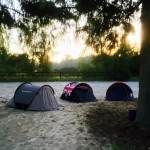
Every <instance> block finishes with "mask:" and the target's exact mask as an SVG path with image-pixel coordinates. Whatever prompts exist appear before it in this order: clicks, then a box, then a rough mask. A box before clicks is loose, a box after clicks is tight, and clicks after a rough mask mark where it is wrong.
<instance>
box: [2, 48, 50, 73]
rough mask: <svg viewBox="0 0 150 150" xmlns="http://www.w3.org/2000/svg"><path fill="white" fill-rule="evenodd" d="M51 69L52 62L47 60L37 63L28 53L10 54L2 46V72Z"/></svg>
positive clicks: (45, 70)
mask: <svg viewBox="0 0 150 150" xmlns="http://www.w3.org/2000/svg"><path fill="white" fill-rule="evenodd" d="M34 71H41V72H42V71H43V72H48V71H51V63H49V62H48V63H47V60H46V59H45V61H42V63H36V62H35V60H32V59H30V58H29V56H28V54H26V53H23V54H18V55H15V54H9V53H8V52H7V50H6V49H5V48H4V47H0V72H29V73H31V72H34Z"/></svg>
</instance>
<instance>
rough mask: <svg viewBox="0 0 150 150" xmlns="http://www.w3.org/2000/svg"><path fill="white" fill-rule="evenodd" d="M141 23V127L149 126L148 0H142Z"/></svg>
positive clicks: (149, 19)
mask: <svg viewBox="0 0 150 150" xmlns="http://www.w3.org/2000/svg"><path fill="white" fill-rule="evenodd" d="M141 23H142V28H141V29H142V30H141V31H142V36H141V37H142V38H141V40H142V41H141V55H140V57H141V59H140V61H141V62H140V79H139V101H138V108H137V117H136V122H137V124H138V125H140V126H142V127H148V128H150V5H149V1H148V0H142V13H141Z"/></svg>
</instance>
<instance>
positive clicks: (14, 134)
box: [0, 83, 137, 150]
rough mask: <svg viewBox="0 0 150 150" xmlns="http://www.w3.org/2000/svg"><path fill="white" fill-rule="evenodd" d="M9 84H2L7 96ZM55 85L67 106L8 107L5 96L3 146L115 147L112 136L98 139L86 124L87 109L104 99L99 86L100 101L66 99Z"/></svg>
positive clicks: (18, 149) (22, 149)
mask: <svg viewBox="0 0 150 150" xmlns="http://www.w3.org/2000/svg"><path fill="white" fill-rule="evenodd" d="M39 84H43V83H39ZM63 84H64V85H65V83H63ZM96 84H97V83H96ZM136 84H137V83H136ZM12 85H13V83H11V84H10V85H9V86H10V91H11V92H10V94H9V96H8V97H9V98H10V97H11V96H13V94H14V93H13V91H14V90H15V88H14V87H13V88H12ZM16 85H19V83H17V84H16ZM5 86H6V85H5V84H4V85H3V84H1V89H3V91H2V90H1V91H2V94H3V95H2V94H1V95H2V96H3V97H6V96H7V95H8V93H7V92H8V91H7V92H6V91H5V90H6V89H5V88H6V87H5ZM95 87H98V86H95ZM95 87H94V88H95ZM16 88H17V87H16ZM54 89H55V91H56V93H58V95H56V98H57V100H58V103H59V104H60V105H63V106H64V109H63V110H60V111H44V112H37V111H23V110H18V109H13V108H8V107H6V105H5V102H6V101H7V100H5V99H4V98H3V97H2V96H1V98H0V150H109V149H110V150H111V149H112V146H111V144H110V142H109V139H106V138H105V137H101V138H98V139H96V140H95V138H94V137H93V136H92V134H90V133H89V132H88V130H87V128H88V127H87V125H86V124H85V115H86V113H88V111H89V110H90V109H91V108H92V107H95V105H97V104H98V103H101V102H102V101H104V99H102V98H101V99H100V97H101V96H100V95H98V89H97V92H96V93H95V95H96V96H97V98H98V101H96V102H91V103H69V102H67V101H62V100H60V98H59V96H60V94H61V91H57V88H56V86H54ZM95 91H96V90H95ZM136 92H137V91H136Z"/></svg>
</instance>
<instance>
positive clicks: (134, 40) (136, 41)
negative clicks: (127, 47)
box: [127, 22, 141, 49]
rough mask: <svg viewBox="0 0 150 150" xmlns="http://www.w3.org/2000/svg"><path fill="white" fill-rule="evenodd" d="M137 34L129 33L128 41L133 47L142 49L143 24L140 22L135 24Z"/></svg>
mask: <svg viewBox="0 0 150 150" xmlns="http://www.w3.org/2000/svg"><path fill="white" fill-rule="evenodd" d="M133 26H134V30H135V32H133V33H129V35H128V36H127V41H128V42H129V43H130V44H131V45H132V46H135V47H137V48H138V49H139V48H140V45H141V24H140V23H138V22H135V23H133Z"/></svg>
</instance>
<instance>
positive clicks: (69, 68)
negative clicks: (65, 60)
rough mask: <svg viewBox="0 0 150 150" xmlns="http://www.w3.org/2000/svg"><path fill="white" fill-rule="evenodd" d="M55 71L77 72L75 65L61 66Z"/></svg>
mask: <svg viewBox="0 0 150 150" xmlns="http://www.w3.org/2000/svg"><path fill="white" fill-rule="evenodd" d="M56 71H58V72H77V71H78V70H77V68H76V67H63V68H61V69H57V70H56Z"/></svg>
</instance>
